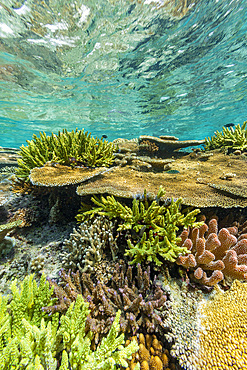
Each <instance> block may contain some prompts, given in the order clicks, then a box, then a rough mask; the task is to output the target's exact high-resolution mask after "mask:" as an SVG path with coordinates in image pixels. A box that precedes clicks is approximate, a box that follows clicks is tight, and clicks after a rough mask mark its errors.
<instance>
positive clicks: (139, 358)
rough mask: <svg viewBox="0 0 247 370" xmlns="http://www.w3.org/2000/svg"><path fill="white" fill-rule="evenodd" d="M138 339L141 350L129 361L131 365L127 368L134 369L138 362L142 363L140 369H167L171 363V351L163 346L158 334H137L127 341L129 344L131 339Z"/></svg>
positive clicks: (128, 369)
mask: <svg viewBox="0 0 247 370" xmlns="http://www.w3.org/2000/svg"><path fill="white" fill-rule="evenodd" d="M133 339H134V340H136V341H137V343H138V344H139V350H138V352H136V353H135V354H134V355H132V359H131V361H128V364H129V366H128V367H127V369H126V370H132V369H134V368H135V366H136V365H137V364H140V369H145V370H165V369H168V365H169V357H170V356H169V352H168V350H165V349H164V348H163V344H162V342H160V341H159V340H158V339H157V337H156V335H154V334H152V335H150V334H146V335H144V334H142V333H140V334H137V336H134V337H131V338H130V339H128V340H127V341H126V345H128V344H129V343H130V342H131V340H133Z"/></svg>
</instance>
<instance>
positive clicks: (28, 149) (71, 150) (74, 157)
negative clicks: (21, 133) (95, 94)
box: [16, 129, 115, 180]
mask: <svg viewBox="0 0 247 370" xmlns="http://www.w3.org/2000/svg"><path fill="white" fill-rule="evenodd" d="M27 143H28V145H27V146H24V145H22V146H21V148H20V156H21V158H20V159H18V168H17V170H16V175H17V177H18V178H20V179H23V180H26V179H28V176H29V173H30V170H31V169H32V168H35V167H41V166H43V165H44V164H45V163H46V162H48V161H52V162H57V163H60V164H63V165H71V164H76V163H78V162H79V163H83V164H84V165H86V166H89V167H98V166H109V165H110V164H112V162H113V152H114V150H115V147H114V145H113V144H112V143H108V141H106V140H102V139H99V138H93V137H92V136H91V134H90V133H88V132H84V130H77V129H76V130H75V131H71V132H68V131H67V130H63V131H62V132H60V131H59V132H58V134H57V135H55V134H53V133H52V134H51V136H47V135H46V134H45V132H43V133H41V132H40V138H39V137H37V135H33V139H32V140H27Z"/></svg>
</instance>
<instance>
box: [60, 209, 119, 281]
mask: <svg viewBox="0 0 247 370" xmlns="http://www.w3.org/2000/svg"><path fill="white" fill-rule="evenodd" d="M113 228H114V223H113V222H112V221H109V220H108V219H107V218H106V217H104V216H97V217H96V218H95V219H94V220H88V221H84V222H83V223H81V224H80V226H79V229H78V230H76V229H75V228H74V230H73V233H71V234H70V238H69V240H67V239H66V240H65V241H64V248H63V249H64V257H63V266H64V268H68V269H71V270H72V271H74V272H75V271H76V270H77V269H79V271H80V272H93V271H97V277H98V278H100V276H101V275H102V276H101V277H103V274H104V271H101V270H102V269H101V267H102V265H103V257H104V254H106V253H109V252H110V253H111V257H112V259H113V260H115V253H116V250H117V245H116V242H115V240H114V237H113V233H112V231H113Z"/></svg>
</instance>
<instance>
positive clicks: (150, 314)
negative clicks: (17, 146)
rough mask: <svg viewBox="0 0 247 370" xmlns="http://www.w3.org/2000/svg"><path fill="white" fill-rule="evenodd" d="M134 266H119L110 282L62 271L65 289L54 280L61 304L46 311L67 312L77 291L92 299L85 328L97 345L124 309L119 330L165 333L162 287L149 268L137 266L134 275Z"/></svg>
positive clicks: (47, 308) (89, 299)
mask: <svg viewBox="0 0 247 370" xmlns="http://www.w3.org/2000/svg"><path fill="white" fill-rule="evenodd" d="M132 271H133V267H130V266H129V267H128V268H127V270H126V266H125V265H123V266H120V265H116V269H115V273H113V276H112V279H111V280H110V281H109V282H108V283H107V284H104V283H100V282H97V283H96V284H94V283H93V281H92V277H91V276H90V275H89V274H86V273H82V274H79V271H77V273H76V274H74V273H71V274H66V273H65V272H64V271H63V270H62V271H61V277H62V279H63V281H64V288H62V287H61V286H58V285H57V284H56V283H55V282H54V281H50V283H51V285H54V292H55V296H56V297H57V298H58V303H57V304H56V305H54V306H53V307H45V308H44V310H45V311H46V312H56V311H65V310H66V309H67V307H68V306H69V305H70V303H71V302H72V301H74V300H75V299H76V297H77V295H78V294H80V293H81V294H82V295H83V297H85V299H86V300H87V301H88V302H89V309H90V310H91V312H90V315H89V316H88V318H87V322H86V329H87V330H90V331H91V332H92V333H93V335H94V342H95V343H96V344H97V343H98V341H99V340H100V339H101V337H102V335H104V334H106V333H107V332H108V331H109V328H110V325H111V323H112V320H113V317H114V316H115V314H116V312H117V310H118V309H121V311H122V313H121V317H120V330H121V331H122V332H124V333H127V334H129V335H133V334H135V333H136V332H138V331H139V330H144V331H147V332H149V333H154V332H158V331H159V332H163V331H164V330H165V327H164V325H163V322H162V319H161V317H162V316H163V315H164V314H165V312H162V311H163V307H164V305H165V302H166V299H167V296H166V294H164V291H163V289H162V288H161V287H160V286H159V285H158V284H156V281H153V282H151V280H150V271H149V270H147V271H143V270H142V269H141V266H140V265H138V268H137V276H136V278H134V277H133V276H132Z"/></svg>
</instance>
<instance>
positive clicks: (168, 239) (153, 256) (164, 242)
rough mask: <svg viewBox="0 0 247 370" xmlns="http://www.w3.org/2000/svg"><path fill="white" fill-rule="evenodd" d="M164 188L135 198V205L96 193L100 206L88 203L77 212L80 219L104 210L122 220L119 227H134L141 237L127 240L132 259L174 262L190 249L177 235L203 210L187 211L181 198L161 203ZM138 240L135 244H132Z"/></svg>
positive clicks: (95, 201) (128, 228)
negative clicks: (152, 195) (151, 196)
mask: <svg viewBox="0 0 247 370" xmlns="http://www.w3.org/2000/svg"><path fill="white" fill-rule="evenodd" d="M164 194H165V192H164V189H163V188H162V186H160V189H159V191H158V194H157V196H156V199H155V200H154V201H152V202H151V204H150V202H149V201H148V197H147V193H146V191H144V195H143V197H142V199H141V200H138V199H134V200H133V202H132V208H130V207H128V206H126V205H124V204H122V203H120V202H119V201H117V200H116V199H115V198H114V196H111V197H110V196H108V197H106V198H104V197H103V196H101V198H100V199H99V198H97V197H93V198H91V199H92V201H93V203H94V204H95V205H96V206H97V207H93V208H92V209H91V210H88V211H87V210H85V205H84V204H82V208H81V209H80V210H79V213H78V215H77V216H76V219H77V221H79V222H81V221H82V220H84V219H85V218H88V217H93V216H94V215H96V214H101V215H105V216H107V217H109V218H110V219H112V218H118V219H120V220H122V222H121V223H119V224H118V231H123V230H133V231H134V232H135V233H136V234H137V236H138V237H137V239H138V238H139V241H138V242H137V243H135V241H134V240H133V239H132V240H128V249H126V253H125V254H126V255H128V256H131V257H133V258H134V259H133V261H132V262H131V263H140V262H142V261H144V260H147V261H154V262H155V264H156V265H161V264H162V263H163V260H168V261H171V262H174V261H175V260H176V258H177V257H178V255H179V254H185V253H186V252H188V250H187V248H186V247H183V246H181V245H179V242H180V237H178V236H177V231H178V230H179V227H184V228H186V227H188V226H199V225H201V223H200V222H199V223H197V222H196V215H197V214H198V213H199V212H200V210H199V209H195V210H193V211H191V212H189V213H187V214H186V215H184V214H182V213H181V211H180V205H181V203H182V199H181V198H179V199H177V200H173V199H172V200H171V202H170V204H169V205H166V204H163V205H162V206H161V205H160V204H159V202H160V198H161V197H162V196H164ZM133 243H135V244H133Z"/></svg>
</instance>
